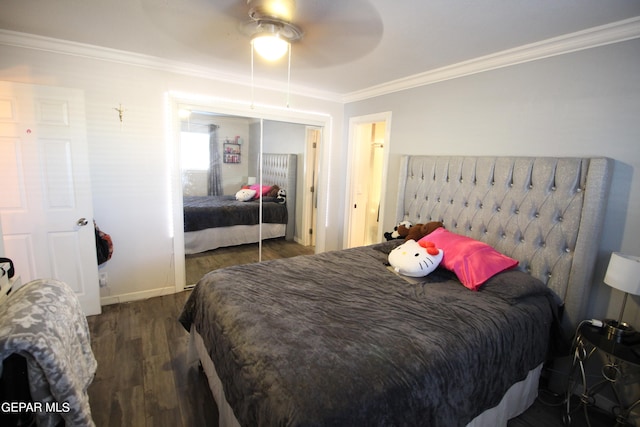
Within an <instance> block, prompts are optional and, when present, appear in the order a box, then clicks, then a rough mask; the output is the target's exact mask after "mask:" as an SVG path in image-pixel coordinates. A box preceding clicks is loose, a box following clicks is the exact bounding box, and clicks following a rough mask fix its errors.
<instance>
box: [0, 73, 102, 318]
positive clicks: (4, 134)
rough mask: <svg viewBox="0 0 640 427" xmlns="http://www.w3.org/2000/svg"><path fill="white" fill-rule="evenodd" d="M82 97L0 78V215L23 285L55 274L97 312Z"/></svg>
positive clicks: (90, 310) (71, 91) (89, 311)
mask: <svg viewBox="0 0 640 427" xmlns="http://www.w3.org/2000/svg"><path fill="white" fill-rule="evenodd" d="M89 178H90V177H89V159H88V151H87V141H86V130H85V117H84V94H83V92H82V91H80V90H76V89H67V88H56V87H45V86H35V85H27V84H17V83H10V82H0V182H1V185H2V196H1V197H0V217H1V222H2V227H3V236H4V247H5V254H6V256H7V257H9V258H11V259H12V260H13V261H14V264H15V268H16V274H18V275H20V277H21V280H22V283H26V282H29V281H30V280H33V279H37V278H55V279H58V280H61V281H64V282H65V283H67V284H68V285H69V286H70V287H71V288H72V289H73V290H74V291H75V292H76V294H77V295H78V298H79V300H80V303H81V305H82V308H83V309H84V311H85V314H87V315H92V314H99V313H100V311H101V310H100V292H99V285H98V265H97V260H96V248H95V234H94V230H93V202H92V198H91V184H90V179H89Z"/></svg>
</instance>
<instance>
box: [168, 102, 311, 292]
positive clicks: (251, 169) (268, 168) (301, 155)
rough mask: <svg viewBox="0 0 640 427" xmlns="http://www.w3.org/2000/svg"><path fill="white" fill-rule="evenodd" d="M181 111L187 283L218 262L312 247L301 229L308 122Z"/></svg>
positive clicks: (279, 255)
mask: <svg viewBox="0 0 640 427" xmlns="http://www.w3.org/2000/svg"><path fill="white" fill-rule="evenodd" d="M181 112H182V118H181V129H180V130H181V132H180V141H179V145H180V150H179V152H180V163H181V180H182V195H183V197H182V203H183V214H184V242H185V274H186V281H185V283H186V285H187V286H190V285H193V284H195V283H196V282H197V281H198V280H199V279H200V278H201V277H202V276H203V275H204V274H206V273H207V272H209V271H211V270H214V269H217V268H223V267H227V266H231V265H237V264H245V263H251V262H258V261H262V260H268V259H276V258H282V257H289V256H295V255H300V254H311V253H313V252H314V247H313V246H311V245H309V244H308V240H307V241H306V242H305V239H304V238H303V237H304V236H303V235H302V233H303V224H304V223H305V221H304V213H305V211H307V210H308V209H305V206H304V200H306V199H308V198H305V197H304V196H305V194H304V193H305V187H306V185H305V179H307V178H306V176H305V169H306V168H305V156H306V155H307V144H308V136H307V133H308V130H309V126H307V125H305V124H299V123H290V122H284V121H275V120H265V119H262V118H254V117H241V116H234V115H227V114H219V113H215V112H211V111H206V110H203V109H193V108H182V109H181ZM318 132H319V130H318ZM314 157H315V155H314ZM310 172H311V176H317V174H316V173H315V171H310ZM313 227H315V225H313V226H312V227H311V228H313ZM308 228H310V227H308V226H307V225H305V226H304V229H305V231H309V230H306V229H308ZM311 231H312V230H311ZM176 232H178V230H176Z"/></svg>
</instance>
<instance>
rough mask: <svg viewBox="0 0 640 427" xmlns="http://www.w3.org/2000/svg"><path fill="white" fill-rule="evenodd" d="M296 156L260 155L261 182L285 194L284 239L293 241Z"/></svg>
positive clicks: (294, 229) (294, 228)
mask: <svg viewBox="0 0 640 427" xmlns="http://www.w3.org/2000/svg"><path fill="white" fill-rule="evenodd" d="M297 158H298V156H297V155H295V154H271V153H264V154H263V155H262V165H263V166H262V182H263V183H264V184H265V185H277V186H278V187H280V188H284V189H285V190H286V192H287V230H286V236H285V238H286V239H287V240H293V237H294V234H295V231H296V227H295V224H296V182H297V169H298V160H297Z"/></svg>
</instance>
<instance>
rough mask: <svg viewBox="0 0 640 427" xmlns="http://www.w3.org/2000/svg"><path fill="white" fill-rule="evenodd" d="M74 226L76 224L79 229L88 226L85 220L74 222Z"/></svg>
mask: <svg viewBox="0 0 640 427" xmlns="http://www.w3.org/2000/svg"><path fill="white" fill-rule="evenodd" d="M76 224H78V226H80V227H84V226H85V225H87V224H89V221H87V218H80V219H79V220H78V221H76Z"/></svg>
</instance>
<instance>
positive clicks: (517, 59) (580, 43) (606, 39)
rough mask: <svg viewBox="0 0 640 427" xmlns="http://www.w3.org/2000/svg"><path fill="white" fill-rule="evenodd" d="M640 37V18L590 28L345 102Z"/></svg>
mask: <svg viewBox="0 0 640 427" xmlns="http://www.w3.org/2000/svg"><path fill="white" fill-rule="evenodd" d="M636 38H640V17H634V18H631V19H625V20H622V21H617V22H613V23H611V24H607V25H602V26H598V27H593V28H589V29H586V30H582V31H578V32H575V33H571V34H566V35H563V36H559V37H554V38H550V39H547V40H543V41H540V42H536V43H531V44H528V45H524V46H520V47H517V48H513V49H508V50H504V51H502V52H497V53H494V54H491V55H486V56H482V57H479V58H475V59H472V60H469V61H464V62H459V63H457V64H452V65H449V66H446V67H442V68H437V69H434V70H429V71H425V72H423V73H419V74H414V75H412V76H408V77H404V78H401V79H397V80H392V81H389V82H386V83H383V84H380V85H376V86H371V87H369V88H366V89H363V90H360V91H355V92H351V93H348V94H345V95H344V96H343V98H342V102H343V103H349V102H356V101H361V100H364V99H368V98H373V97H376V96H381V95H387V94H390V93H394V92H399V91H402V90H406V89H411V88H415V87H419V86H426V85H430V84H434V83H438V82H442V81H445V80H451V79H456V78H458V77H464V76H469V75H471V74H477V73H482V72H484V71H490V70H495V69H497V68H503V67H509V66H512V65H517V64H522V63H524V62H531V61H536V60H539V59H544V58H549V57H552V56H558V55H564V54H568V53H572V52H577V51H580V50H585V49H591V48H594V47H598V46H604V45H608V44H613V43H619V42H623V41H626V40H631V39H636Z"/></svg>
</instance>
